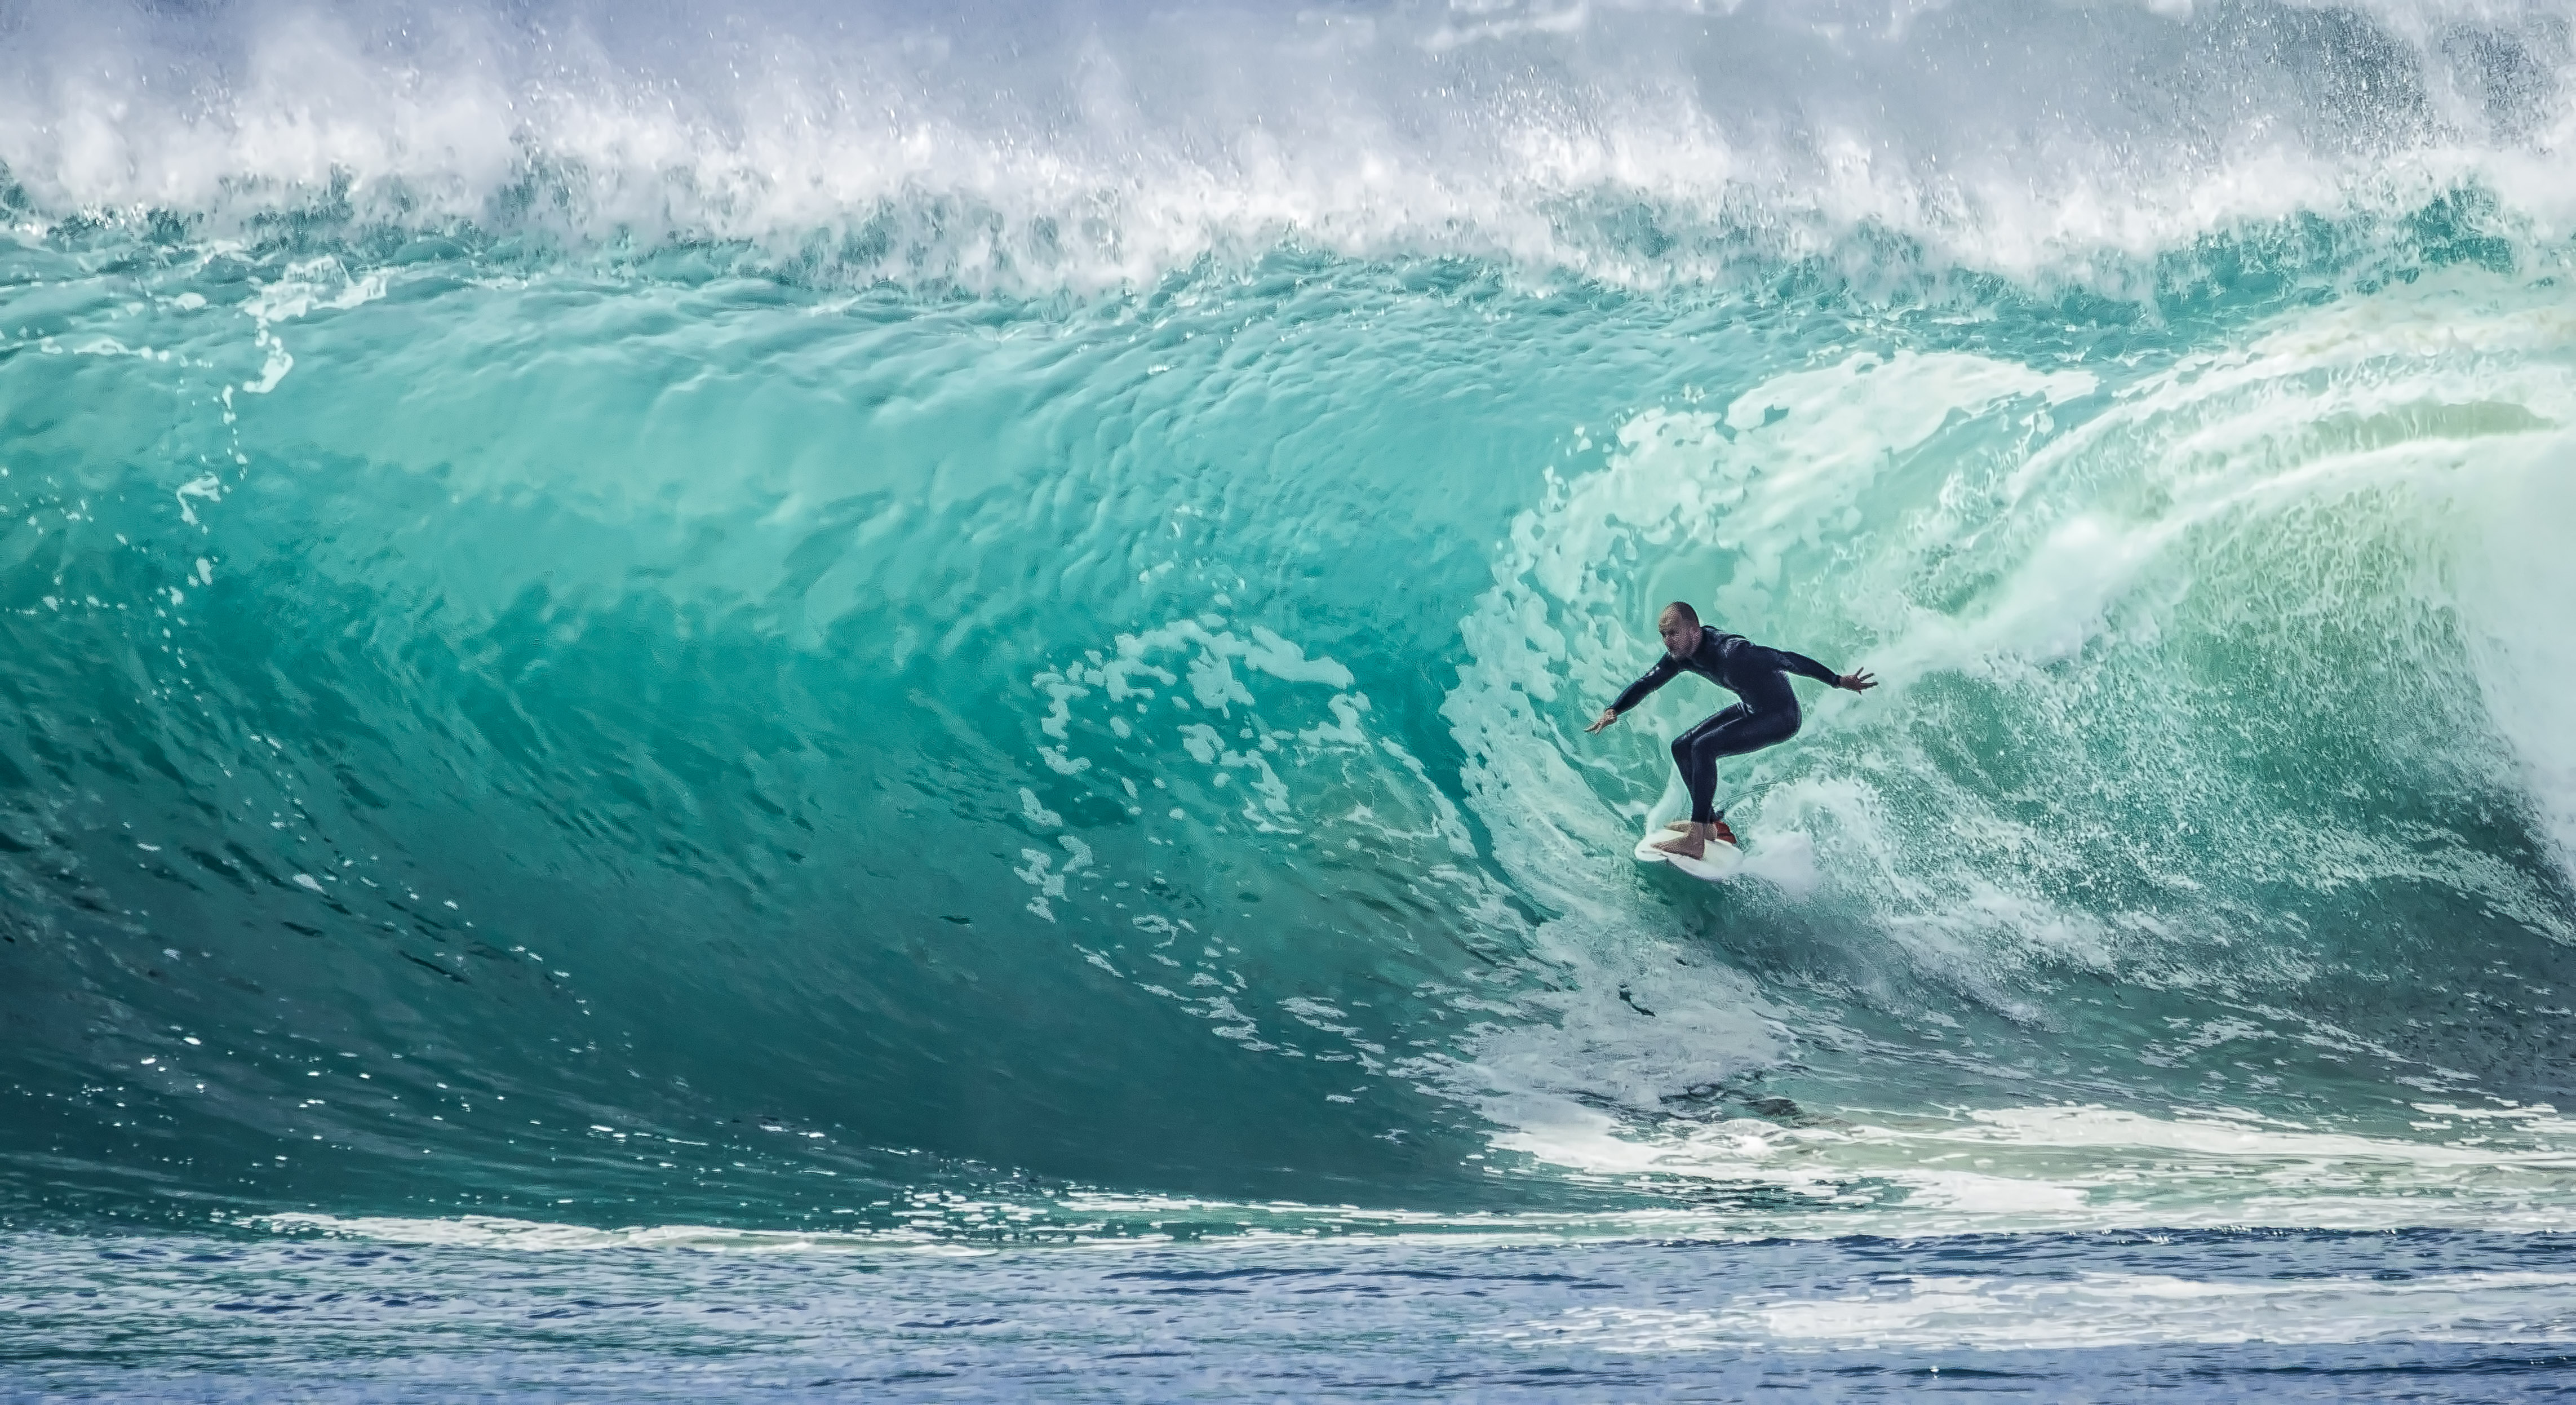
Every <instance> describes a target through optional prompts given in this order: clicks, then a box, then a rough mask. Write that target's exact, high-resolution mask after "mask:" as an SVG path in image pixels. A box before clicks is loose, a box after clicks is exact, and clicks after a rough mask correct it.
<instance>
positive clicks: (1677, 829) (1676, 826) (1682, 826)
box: [1664, 820, 1690, 834]
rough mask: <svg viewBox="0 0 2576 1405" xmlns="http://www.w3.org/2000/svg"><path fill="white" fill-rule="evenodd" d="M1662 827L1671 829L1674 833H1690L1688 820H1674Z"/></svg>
mask: <svg viewBox="0 0 2576 1405" xmlns="http://www.w3.org/2000/svg"><path fill="white" fill-rule="evenodd" d="M1664 828H1666V829H1669V830H1671V831H1672V832H1673V833H1675V834H1688V833H1690V821H1688V820H1675V821H1673V822H1672V823H1671V824H1668V825H1665V826H1664Z"/></svg>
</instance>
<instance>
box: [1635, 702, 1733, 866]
mask: <svg viewBox="0 0 2576 1405" xmlns="http://www.w3.org/2000/svg"><path fill="white" fill-rule="evenodd" d="M1743 716H1744V705H1743V704H1742V703H1737V704H1736V705H1735V706H1733V707H1730V708H1727V709H1725V710H1723V711H1721V712H1717V713H1714V714H1712V715H1711V716H1709V717H1707V718H1704V719H1702V720H1701V722H1700V724H1699V725H1698V726H1696V727H1693V728H1691V729H1690V730H1689V731H1687V732H1684V733H1682V734H1681V735H1680V736H1678V737H1675V738H1673V765H1675V766H1676V767H1679V768H1680V770H1681V773H1682V788H1683V789H1685V790H1687V791H1689V792H1690V799H1691V813H1690V819H1689V820H1687V821H1685V822H1683V823H1682V824H1680V825H1677V826H1675V828H1677V829H1679V830H1680V831H1681V832H1680V833H1678V834H1675V835H1674V836H1673V837H1672V838H1670V839H1662V840H1658V841H1656V843H1655V847H1656V848H1658V849H1661V850H1663V851H1664V852H1665V853H1667V854H1679V855H1681V856H1682V857H1684V858H1692V859H1695V858H1698V857H1700V856H1701V855H1703V854H1705V853H1707V852H1708V841H1709V840H1711V839H1720V838H1725V837H1727V836H1726V834H1725V831H1724V830H1723V828H1722V827H1721V826H1720V825H1719V824H1718V821H1717V810H1716V804H1717V758H1718V755H1719V753H1716V752H1712V751H1710V750H1709V746H1708V741H1709V738H1710V737H1712V736H1716V735H1718V734H1720V733H1722V732H1724V731H1725V729H1726V728H1727V726H1728V725H1729V724H1731V723H1733V722H1735V721H1737V720H1738V719H1740V718H1742V717H1743Z"/></svg>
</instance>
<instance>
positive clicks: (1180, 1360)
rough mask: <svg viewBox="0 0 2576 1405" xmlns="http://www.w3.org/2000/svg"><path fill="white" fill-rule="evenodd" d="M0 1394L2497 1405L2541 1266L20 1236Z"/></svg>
mask: <svg viewBox="0 0 2576 1405" xmlns="http://www.w3.org/2000/svg"><path fill="white" fill-rule="evenodd" d="M9 1247H10V1250H11V1252H10V1256H9V1267H8V1269H7V1271H6V1277H5V1278H0V1293H5V1294H6V1297H7V1301H8V1305H9V1308H10V1313H11V1320H12V1322H13V1324H14V1328H13V1342H12V1344H11V1346H10V1348H9V1355H10V1357H11V1358H12V1360H13V1364H16V1365H18V1367H19V1370H18V1371H17V1373H16V1377H17V1384H18V1389H17V1390H16V1391H13V1392H11V1398H29V1399H34V1398H61V1397H63V1396H67V1395H77V1396H80V1397H82V1398H89V1399H139V1400H163V1399H204V1400H271V1399H279V1398H324V1399H420V1398H423V1397H425V1396H436V1397H438V1398H442V1399H455V1398H465V1397H481V1396H487V1395H488V1396H506V1397H512V1398H537V1399H621V1400H666V1399H667V1400H698V1399H707V1398H710V1397H718V1398H736V1399H744V1398H747V1399H767V1398H783V1399H816V1398H841V1399H868V1400H952V1399H982V1398H992V1397H996V1396H1000V1397H1009V1398H1034V1399H1050V1400H1136V1399H1181V1398H1196V1399H1226V1400H1298V1399H1317V1398H1333V1399H1352V1400H1425V1399H1432V1400H1448V1399H1492V1400H1522V1399H1545V1400H1555V1399H1578V1400H1724V1399H1743V1398H1752V1397H1757V1396H1758V1397H1759V1398H1764V1399H1791V1400H1799V1399H1827V1400H1838V1399H1866V1398H1888V1397H1895V1398H1917V1397H1921V1396H1925V1395H1933V1394H1942V1393H1951V1394H1967V1395H1974V1396H1979V1397H1991V1396H2003V1397H2006V1398H2029V1399H2043V1400H2136V1399H2141V1398H2163V1397H2167V1396H2180V1397H2182V1398H2190V1399H2249V1400H2250V1399H2258V1398H2259V1399H2270V1400H2318V1401H2337V1400H2420V1399H2426V1398H2435V1399H2444V1400H2472V1399H2474V1400H2518V1399H2526V1398H2554V1397H2557V1396H2559V1395H2562V1394H2564V1386H2565V1379H2564V1375H2563V1373H2564V1372H2565V1371H2566V1370H2567V1369H2568V1367H2569V1366H2570V1365H2571V1364H2576V1323H2571V1322H2569V1321H2568V1320H2567V1319H2566V1316H2565V1313H2564V1305H2565V1302H2566V1295H2567V1291H2568V1286H2569V1285H2570V1284H2571V1283H2576V1244H2571V1243H2570V1241H2568V1240H2567V1239H2566V1238H2565V1237H2563V1236H2558V1235H2539V1236H2494V1235H2481V1234H2474V1233H2458V1232H2437V1231H2416V1232H2408V1233H2398V1234H2367V1235H2347V1234H2317V1233H2291V1232H2282V1233H2271V1234H2188V1233H2187V1234H2177V1235H2163V1234H2157V1235H2136V1234H2104V1235H2053V1236H2009V1235H1980V1236H1963V1237H1957V1238H1947V1239H1934V1240H1911V1241H1908V1240H1886V1239H1868V1238H1858V1239H1843V1240H1834V1241H1826V1242H1797V1241H1782V1240H1759V1241H1749V1242H1740V1243H1714V1242H1706V1241H1699V1242H1694V1241H1687V1240H1639V1241H1630V1242H1621V1243H1556V1244H1530V1243H1518V1244H1515V1243H1509V1242H1484V1243H1475V1244H1453V1245H1425V1244H1419V1243H1393V1242H1386V1241H1364V1240H1363V1241H1351V1240H1344V1241H1338V1242H1322V1243H1314V1242H1309V1243H1278V1242H1268V1243H1260V1244H1235V1245H1229V1246H1226V1247H1224V1248H1222V1249H1214V1248H1209V1247H1196V1248H1183V1247H1170V1246H1166V1247H1154V1248H1120V1249H1113V1250H1105V1251H1096V1252H1095V1251H1079V1252H1028V1251H1006V1252H1001V1253H983V1254H976V1253H945V1254H929V1255H897V1256H883V1255H878V1254H872V1253H866V1252H859V1253H851V1252H838V1253H836V1252H828V1251H819V1252H818V1251H807V1252H787V1253H764V1254H711V1253H706V1252H702V1251H696V1250H688V1249H670V1248H658V1249H657V1248H619V1249H608V1250H602V1251H598V1252H593V1253H586V1254H579V1255H572V1256H565V1255H561V1254H549V1253H545V1252H542V1251H540V1252H536V1253H528V1252H520V1253H514V1254H508V1255H502V1256H498V1257H496V1256H495V1255H493V1254H491V1253H489V1252H486V1251H479V1250H475V1249H471V1248H462V1247H457V1246H452V1245H445V1246H413V1245H405V1246H383V1245H376V1246H368V1247H356V1246H351V1245H348V1244H344V1243H331V1242H317V1241H303V1242H285V1243H280V1242H276V1241H270V1242H267V1243H260V1244H243V1243H239V1242H234V1241H226V1240H211V1239H194V1238H186V1237H179V1238H159V1237H156V1238H152V1239H148V1240H138V1239H126V1238H120V1237H107V1238H98V1237H90V1236H79V1237H57V1236H51V1235H31V1236H20V1237H15V1238H13V1239H12V1240H11V1242H10V1246H9Z"/></svg>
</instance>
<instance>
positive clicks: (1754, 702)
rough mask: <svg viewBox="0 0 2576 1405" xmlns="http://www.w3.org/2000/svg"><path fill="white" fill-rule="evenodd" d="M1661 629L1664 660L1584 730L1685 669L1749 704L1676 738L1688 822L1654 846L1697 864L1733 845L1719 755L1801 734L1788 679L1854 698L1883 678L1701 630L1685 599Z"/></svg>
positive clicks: (1668, 609)
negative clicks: (1721, 799) (1718, 847)
mask: <svg viewBox="0 0 2576 1405" xmlns="http://www.w3.org/2000/svg"><path fill="white" fill-rule="evenodd" d="M1655 630H1656V632H1657V633H1659V634H1661V635H1663V636H1664V656H1663V657H1662V658H1660V659H1657V660H1655V666H1654V667H1653V668H1650V669H1648V670H1646V676H1645V677H1643V678H1640V679H1638V680H1637V681H1636V682H1634V683H1631V684H1629V685H1628V687H1627V690H1626V691H1624V692H1622V693H1621V694H1619V697H1618V700H1617V701H1615V702H1613V703H1611V704H1610V706H1609V707H1607V708H1604V709H1603V710H1602V713H1601V715H1600V716H1599V717H1598V718H1596V719H1594V720H1593V723H1592V725H1591V726H1589V727H1586V728H1584V729H1583V730H1584V732H1585V733H1587V734H1589V733H1593V732H1598V731H1600V730H1601V729H1602V728H1604V727H1607V726H1609V725H1610V724H1611V723H1613V722H1616V721H1618V720H1619V718H1620V715H1621V714H1623V713H1625V712H1627V711H1629V710H1630V709H1632V708H1634V707H1636V705H1637V704H1639V703H1641V702H1643V701H1645V700H1646V695H1647V694H1649V693H1652V692H1654V691H1655V690H1656V689H1657V688H1660V687H1662V686H1664V685H1665V684H1667V683H1670V682H1671V681H1673V679H1674V678H1675V677H1676V676H1678V675H1680V674H1681V673H1683V672H1685V671H1688V672H1691V673H1696V674H1698V675H1699V676H1700V677H1702V678H1705V679H1707V680H1708V681H1710V682H1712V683H1715V684H1716V685H1717V686H1719V687H1721V688H1724V689H1726V690H1727V691H1728V692H1730V693H1733V694H1735V695H1736V696H1737V697H1738V698H1741V699H1743V701H1741V702H1739V703H1737V704H1735V705H1734V706H1733V707H1729V708H1725V709H1723V710H1721V711H1719V712H1716V713H1713V714H1711V715H1710V716H1709V717H1708V718H1707V719H1706V720H1704V721H1702V722H1701V723H1700V724H1699V725H1698V726H1696V727H1693V728H1691V729H1690V730H1689V731H1686V732H1684V733H1682V734H1681V735H1680V736H1678V737H1675V738H1673V764H1674V765H1675V766H1678V767H1680V768H1681V773H1682V784H1683V785H1684V786H1685V787H1687V788H1688V789H1689V791H1690V801H1691V812H1690V818H1689V819H1688V820H1684V821H1678V822H1676V823H1675V824H1673V825H1672V826H1671V827H1672V828H1673V829H1675V830H1677V831H1679V833H1676V834H1675V835H1673V837H1672V838H1670V839H1662V840H1658V841H1656V843H1655V845H1654V847H1655V848H1657V849H1661V850H1662V851H1664V852H1665V853H1667V854H1673V855H1677V856H1679V857H1681V858H1686V859H1696V858H1700V857H1703V856H1705V855H1706V854H1707V853H1708V845H1709V842H1710V841H1711V840H1718V841H1722V842H1725V843H1728V844H1732V843H1734V842H1735V831H1734V830H1731V829H1729V828H1727V826H1726V817H1725V812H1724V811H1721V810H1719V809H1718V808H1717V762H1718V758H1719V757H1722V756H1741V755H1743V754H1744V753H1746V752H1748V751H1758V750H1760V749H1761V748H1763V747H1766V746H1771V745H1774V744H1776V743H1779V742H1784V741H1787V740H1788V739H1789V738H1791V737H1793V736H1796V735H1797V733H1798V723H1799V720H1800V719H1799V715H1798V695H1797V694H1796V693H1795V692H1793V691H1792V690H1791V689H1790V687H1789V675H1790V674H1792V673H1796V674H1802V675H1804V676H1806V677H1808V678H1813V679H1815V680H1816V681H1817V682H1819V683H1826V684H1831V685H1832V686H1834V687H1836V688H1843V689H1847V690H1849V691H1851V692H1855V693H1865V692H1867V691H1869V690H1870V689H1872V688H1875V687H1877V686H1878V680H1877V679H1875V678H1872V677H1871V676H1870V675H1869V673H1868V672H1867V671H1866V670H1863V669H1854V670H1852V671H1851V672H1849V673H1836V672H1834V671H1833V670H1832V669H1829V668H1827V667H1825V666H1824V665H1823V664H1820V663H1818V662H1816V661H1815V660H1814V659H1811V658H1808V657H1807V656H1806V655H1804V654H1793V653H1791V652H1789V651H1788V650H1786V649H1771V648H1765V647H1764V646H1762V645H1760V644H1756V643H1754V642H1753V641H1752V640H1750V639H1747V638H1745V637H1744V636H1743V635H1741V634H1729V633H1727V632H1726V631H1724V630H1722V629H1718V628H1716V627H1715V626H1713V625H1703V624H1701V623H1700V622H1699V611H1697V610H1694V609H1692V608H1691V607H1690V606H1688V605H1686V604H1684V603H1682V602H1681V601H1679V600H1676V601H1674V602H1673V603H1671V604H1669V605H1666V606H1665V607H1664V612H1663V614H1662V615H1660V616H1658V617H1657V618H1656V620H1655Z"/></svg>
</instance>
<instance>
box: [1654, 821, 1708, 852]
mask: <svg viewBox="0 0 2576 1405" xmlns="http://www.w3.org/2000/svg"><path fill="white" fill-rule="evenodd" d="M1711 828H1713V826H1710V825H1704V824H1695V825H1692V826H1690V827H1689V828H1687V829H1685V830H1684V831H1682V832H1681V833H1679V834H1676V835H1674V836H1673V837H1672V838H1670V839H1659V840H1657V841H1655V844H1654V848H1655V849H1657V850H1658V851H1660V852H1662V853H1667V854H1670V855H1672V856H1673V857H1675V858H1681V859H1697V858H1705V857H1706V856H1707V855H1708V832H1709V830H1710V829H1711Z"/></svg>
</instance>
